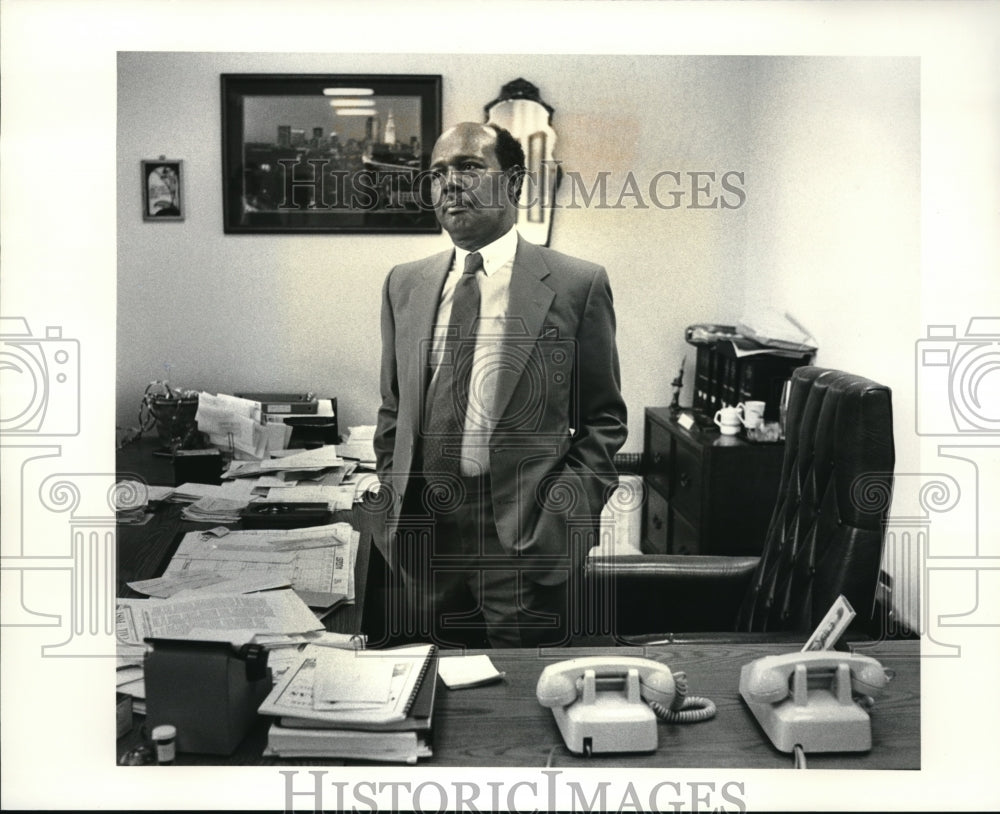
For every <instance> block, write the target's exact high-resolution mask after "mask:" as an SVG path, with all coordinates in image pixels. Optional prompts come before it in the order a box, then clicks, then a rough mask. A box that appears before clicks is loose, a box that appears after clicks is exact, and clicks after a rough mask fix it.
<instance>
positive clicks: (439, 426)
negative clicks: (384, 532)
mask: <svg viewBox="0 0 1000 814" xmlns="http://www.w3.org/2000/svg"><path fill="white" fill-rule="evenodd" d="M482 268H483V257H482V255H481V254H479V252H473V253H472V254H470V255H468V256H467V257H466V258H465V269H464V271H463V273H462V276H461V277H460V278H459V279H458V283H457V284H456V285H455V293H454V296H453V297H452V301H451V319H450V321H449V323H448V332H447V334H446V335H445V341H444V344H443V346H442V348H441V355H440V357H439V358H440V365H439V367H438V370H437V377H436V378H435V379H434V380H433V381H432V383H431V386H430V387H429V388H428V393H427V400H426V402H425V412H424V424H423V426H424V429H425V432H424V439H423V443H424V466H423V468H424V477H425V478H426V480H427V481H428V482H429V483H434V482H435V481H437V480H440V476H441V475H442V474H443V475H459V474H460V468H459V457H460V452H461V446H462V432H463V429H464V427H465V411H466V407H467V406H468V403H469V379H470V377H471V375H472V359H473V356H474V354H475V350H476V337H475V334H474V333H473V331H474V327H475V323H476V319H477V318H478V316H479V279H478V277H477V272H479V271H480V270H481V269H482ZM432 372H433V371H429V373H432Z"/></svg>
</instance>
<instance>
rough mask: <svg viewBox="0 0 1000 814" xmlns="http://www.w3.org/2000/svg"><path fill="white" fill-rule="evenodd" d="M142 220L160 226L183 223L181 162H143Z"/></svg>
mask: <svg viewBox="0 0 1000 814" xmlns="http://www.w3.org/2000/svg"><path fill="white" fill-rule="evenodd" d="M139 165H140V174H141V176H142V219H143V220H146V221H153V222H158V223H162V222H163V221H172V220H173V221H177V220H184V203H183V198H182V192H183V188H184V162H183V161H180V160H178V159H176V158H162V157H161V158H157V159H152V158H150V159H143V160H142V161H140V162H139Z"/></svg>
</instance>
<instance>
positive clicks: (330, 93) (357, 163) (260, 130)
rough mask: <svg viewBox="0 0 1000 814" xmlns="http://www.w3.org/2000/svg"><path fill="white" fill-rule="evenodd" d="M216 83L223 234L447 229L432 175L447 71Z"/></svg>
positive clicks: (246, 77)
mask: <svg viewBox="0 0 1000 814" xmlns="http://www.w3.org/2000/svg"><path fill="white" fill-rule="evenodd" d="M221 79H222V200H223V229H224V231H225V232H226V233H227V234H248V233H250V234H254V233H295V234H302V233H319V234H329V233H338V232H339V233H421V232H427V233H440V231H441V227H440V225H439V224H438V222H437V218H436V217H435V215H434V210H433V207H432V205H431V201H430V178H429V174H428V172H427V170H428V167H429V166H430V152H431V149H432V148H433V146H434V142H435V141H436V140H437V137H438V136H439V135H440V133H441V76H440V75H433V74H426V75H385V74H381V75H372V74H222V76H221ZM352 111H353V112H352ZM368 111H372V112H371V114H370V115H366V114H367V112H368Z"/></svg>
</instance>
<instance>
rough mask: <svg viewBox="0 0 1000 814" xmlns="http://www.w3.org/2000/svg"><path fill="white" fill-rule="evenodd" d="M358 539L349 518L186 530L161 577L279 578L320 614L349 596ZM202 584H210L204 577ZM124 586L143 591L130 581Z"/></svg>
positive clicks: (352, 591) (202, 588) (348, 601)
mask: <svg viewBox="0 0 1000 814" xmlns="http://www.w3.org/2000/svg"><path fill="white" fill-rule="evenodd" d="M360 541H361V535H360V534H359V533H358V532H357V531H355V530H354V529H353V528H352V527H351V525H350V524H349V523H332V524H329V525H325V526H307V527H305V528H299V529H287V530H286V529H252V530H232V531H230V530H228V529H221V530H214V529H213V530H210V531H202V532H199V531H192V532H189V533H187V534H186V535H184V537H183V538H182V539H181V542H180V545H179V546H178V547H177V551H176V552H175V553H174V556H173V557H172V558H171V560H170V562H169V563H168V564H167V567H166V569H164V572H163V579H167V578H170V579H174V580H177V579H190V577H191V575H192V574H194V575H199V577H200V575H201V574H203V573H205V572H209V573H211V574H213V575H215V577H216V578H217V579H218V580H219V581H222V580H227V581H228V580H241V581H242V580H249V579H253V580H257V581H258V582H256V583H253V584H258V585H259V584H265V585H266V584H267V583H266V581H267V580H281V581H283V584H287V585H290V586H291V587H292V588H293V590H294V591H295V592H296V593H297V594H298V595H299V596H300V597H301V598H302V600H303V601H304V602H306V604H307V605H309V606H310V607H312V608H315V609H318V610H319V611H321V612H323V613H326V612H329V611H331V610H333V609H334V608H336V607H337V606H338V605H341V604H344V603H350V602H353V601H354V565H355V562H356V560H357V553H358V546H359V544H360ZM260 580H263V581H265V582H263V583H261V582H259V581H260ZM204 585H205V586H208V587H212V583H209V582H206V583H204ZM130 587H133V588H135V589H136V590H138V591H140V592H142V593H147V591H145V590H143V588H140V587H136V586H135V584H132V585H131V586H130ZM268 587H271V586H268ZM198 590H199V591H204V590H206V587H198ZM255 590H260V588H259V587H258V588H255Z"/></svg>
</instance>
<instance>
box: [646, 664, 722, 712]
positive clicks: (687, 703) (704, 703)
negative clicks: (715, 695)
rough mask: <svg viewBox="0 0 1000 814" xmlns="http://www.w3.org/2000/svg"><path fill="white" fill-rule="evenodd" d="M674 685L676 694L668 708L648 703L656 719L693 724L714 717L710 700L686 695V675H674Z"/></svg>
mask: <svg viewBox="0 0 1000 814" xmlns="http://www.w3.org/2000/svg"><path fill="white" fill-rule="evenodd" d="M674 684H675V686H676V690H677V692H676V695H674V700H673V701H672V702H671V704H670V706H669V707H665V706H663V704H661V703H659V702H657V701H650V702H649V706H650V707H651V708H652V710H653V712H655V713H656V716H657V717H658V718H660V719H661V720H664V721H666V722H667V723H671V724H694V723H698V722H699V721H707V720H709V719H710V718H714V717H715V712H716V709H715V703H714V702H713V701H712V700H711V699H710V698H702V697H701V696H700V695H688V694H687V691H688V681H687V673H683V672H678V673H674Z"/></svg>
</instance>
